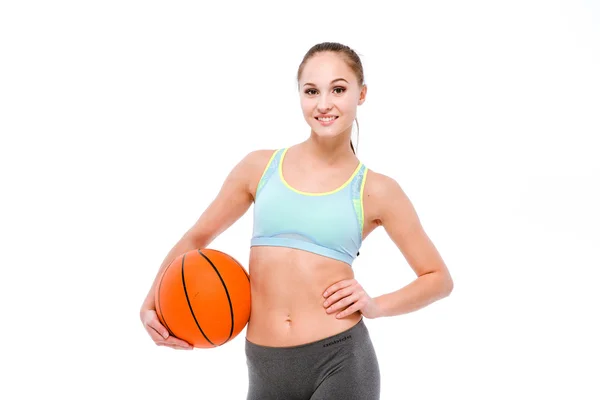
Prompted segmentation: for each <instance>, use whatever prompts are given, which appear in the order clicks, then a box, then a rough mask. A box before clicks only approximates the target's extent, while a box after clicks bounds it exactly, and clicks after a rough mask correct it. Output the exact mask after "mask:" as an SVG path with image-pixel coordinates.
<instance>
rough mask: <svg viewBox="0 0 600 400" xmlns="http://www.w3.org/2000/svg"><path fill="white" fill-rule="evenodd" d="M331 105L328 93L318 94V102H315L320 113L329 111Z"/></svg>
mask: <svg viewBox="0 0 600 400" xmlns="http://www.w3.org/2000/svg"><path fill="white" fill-rule="evenodd" d="M331 107H332V104H331V98H330V97H329V94H328V93H324V94H322V95H321V96H319V102H318V103H317V110H318V111H319V112H320V113H322V114H325V113H326V112H327V111H329V110H330V109H331Z"/></svg>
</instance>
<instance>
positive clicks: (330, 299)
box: [323, 279, 380, 318]
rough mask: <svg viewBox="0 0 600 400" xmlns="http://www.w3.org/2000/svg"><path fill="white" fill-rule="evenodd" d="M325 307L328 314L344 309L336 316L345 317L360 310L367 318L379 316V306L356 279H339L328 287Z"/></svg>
mask: <svg viewBox="0 0 600 400" xmlns="http://www.w3.org/2000/svg"><path fill="white" fill-rule="evenodd" d="M323 297H325V299H326V300H325V302H324V303H323V307H325V309H326V312H327V314H332V313H334V312H337V311H339V310H342V309H344V310H343V311H342V312H340V313H338V314H337V315H336V316H335V317H336V318H344V317H347V316H348V315H350V314H352V313H355V312H356V311H360V312H361V314H362V315H364V316H365V317H366V318H377V317H379V315H380V313H379V311H380V310H379V306H378V305H377V303H376V302H375V300H374V299H373V298H371V297H370V296H369V295H368V294H367V292H365V290H364V289H363V287H362V286H361V285H360V283H358V282H357V281H356V279H347V280H343V281H339V282H337V283H335V284H333V285H331V286H330V287H328V288H327V290H326V291H325V293H323Z"/></svg>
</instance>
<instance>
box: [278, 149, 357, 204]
mask: <svg viewBox="0 0 600 400" xmlns="http://www.w3.org/2000/svg"><path fill="white" fill-rule="evenodd" d="M288 149H289V147H287V148H285V149H284V150H283V153H282V154H281V158H280V159H279V177H280V178H281V182H283V184H284V185H285V186H286V187H287V188H288V189H290V190H292V191H294V192H296V193H299V194H303V195H305V196H326V195H329V194H333V193H336V192H339V191H340V190H342V189H343V188H345V187H346V186H348V185H349V184H350V182H352V179H354V177H355V176H356V174H358V171H359V170H360V167H361V166H362V162H359V163H358V166H357V167H356V169H355V170H354V172H353V173H352V176H350V178H348V180H347V181H346V182H345V183H344V184H342V186H340V187H338V188H337V189H334V190H331V191H329V192H322V193H312V192H303V191H301V190H298V189H296V188H294V187H293V186H291V185H290V184H289V183H287V181H286V180H285V178H284V177H283V159H284V157H285V153H287V151H288ZM363 185H364V181H363Z"/></svg>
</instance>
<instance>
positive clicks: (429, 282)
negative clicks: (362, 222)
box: [365, 171, 454, 316]
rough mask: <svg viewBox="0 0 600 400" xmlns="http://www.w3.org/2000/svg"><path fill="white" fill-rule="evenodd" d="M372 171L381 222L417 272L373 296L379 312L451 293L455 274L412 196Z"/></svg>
mask: <svg viewBox="0 0 600 400" xmlns="http://www.w3.org/2000/svg"><path fill="white" fill-rule="evenodd" d="M369 174H370V176H369V180H367V183H366V185H365V186H366V187H365V194H368V195H369V196H371V197H372V202H371V204H372V205H373V207H374V210H375V218H376V220H377V223H378V224H379V225H381V226H383V227H384V228H385V230H386V232H387V234H388V236H389V237H390V238H391V239H392V241H393V242H394V243H395V244H396V246H397V247H398V249H399V250H400V251H401V252H402V254H403V255H404V257H405V259H406V261H407V262H408V264H409V265H410V267H411V268H412V269H413V271H414V272H415V273H416V275H417V278H416V279H415V280H414V281H413V282H411V283H410V284H408V285H407V286H405V287H403V288H401V289H399V290H397V291H395V292H392V293H388V294H384V295H381V296H379V297H376V298H374V299H373V300H374V301H375V304H377V307H376V309H377V310H378V314H379V315H378V316H394V315H399V314H405V313H409V312H412V311H416V310H418V309H420V308H423V307H425V306H427V305H429V304H431V303H433V302H435V301H437V300H439V299H441V298H443V297H446V296H448V295H449V294H450V293H451V292H452V289H453V287H454V283H453V280H452V277H451V276H450V272H449V271H448V268H447V267H446V264H445V263H444V261H443V260H442V257H441V256H440V254H439V252H438V250H437V249H436V247H435V246H434V244H433V243H432V242H431V240H430V238H429V237H428V235H427V234H426V232H425V230H424V229H423V226H422V225H421V222H420V220H419V217H418V215H417V212H416V211H415V208H414V207H413V204H412V203H411V201H410V199H409V198H408V196H407V195H406V193H404V191H403V190H402V188H401V187H400V185H399V184H398V183H397V182H396V181H395V180H394V179H392V178H390V177H387V176H385V175H382V174H378V173H374V172H372V171H369Z"/></svg>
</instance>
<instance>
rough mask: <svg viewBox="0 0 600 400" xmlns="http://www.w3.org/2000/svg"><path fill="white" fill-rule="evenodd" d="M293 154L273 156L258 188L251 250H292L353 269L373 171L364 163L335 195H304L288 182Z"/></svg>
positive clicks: (277, 151) (276, 153)
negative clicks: (286, 167)
mask: <svg viewBox="0 0 600 400" xmlns="http://www.w3.org/2000/svg"><path fill="white" fill-rule="evenodd" d="M287 150H288V149H287V148H285V149H279V150H276V151H275V152H274V153H273V155H272V156H271V159H270V160H269V163H268V164H267V166H266V167H265V170H264V172H263V175H262V177H261V179H260V181H259V183H258V187H257V189H256V195H255V202H254V228H253V235H252V240H251V246H280V247H291V248H295V249H300V250H305V251H309V252H312V253H316V254H319V255H322V256H325V257H329V258H333V259H336V260H340V261H343V262H345V263H347V264H349V265H352V262H353V261H354V259H355V258H356V257H357V256H358V251H359V249H360V246H361V244H362V232H363V225H364V211H363V192H364V187H365V181H366V178H365V175H366V173H367V168H366V167H365V166H364V165H363V164H362V163H359V165H358V166H357V167H356V169H355V170H354V173H353V174H352V176H351V177H350V178H349V179H348V180H347V181H346V182H345V183H344V184H343V185H342V186H340V187H339V188H337V189H335V190H332V191H330V192H325V193H307V192H302V191H299V190H297V189H295V188H293V187H291V186H290V185H289V184H288V183H287V182H286V181H285V178H284V177H283V172H282V163H283V159H284V157H285V153H286V152H287Z"/></svg>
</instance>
